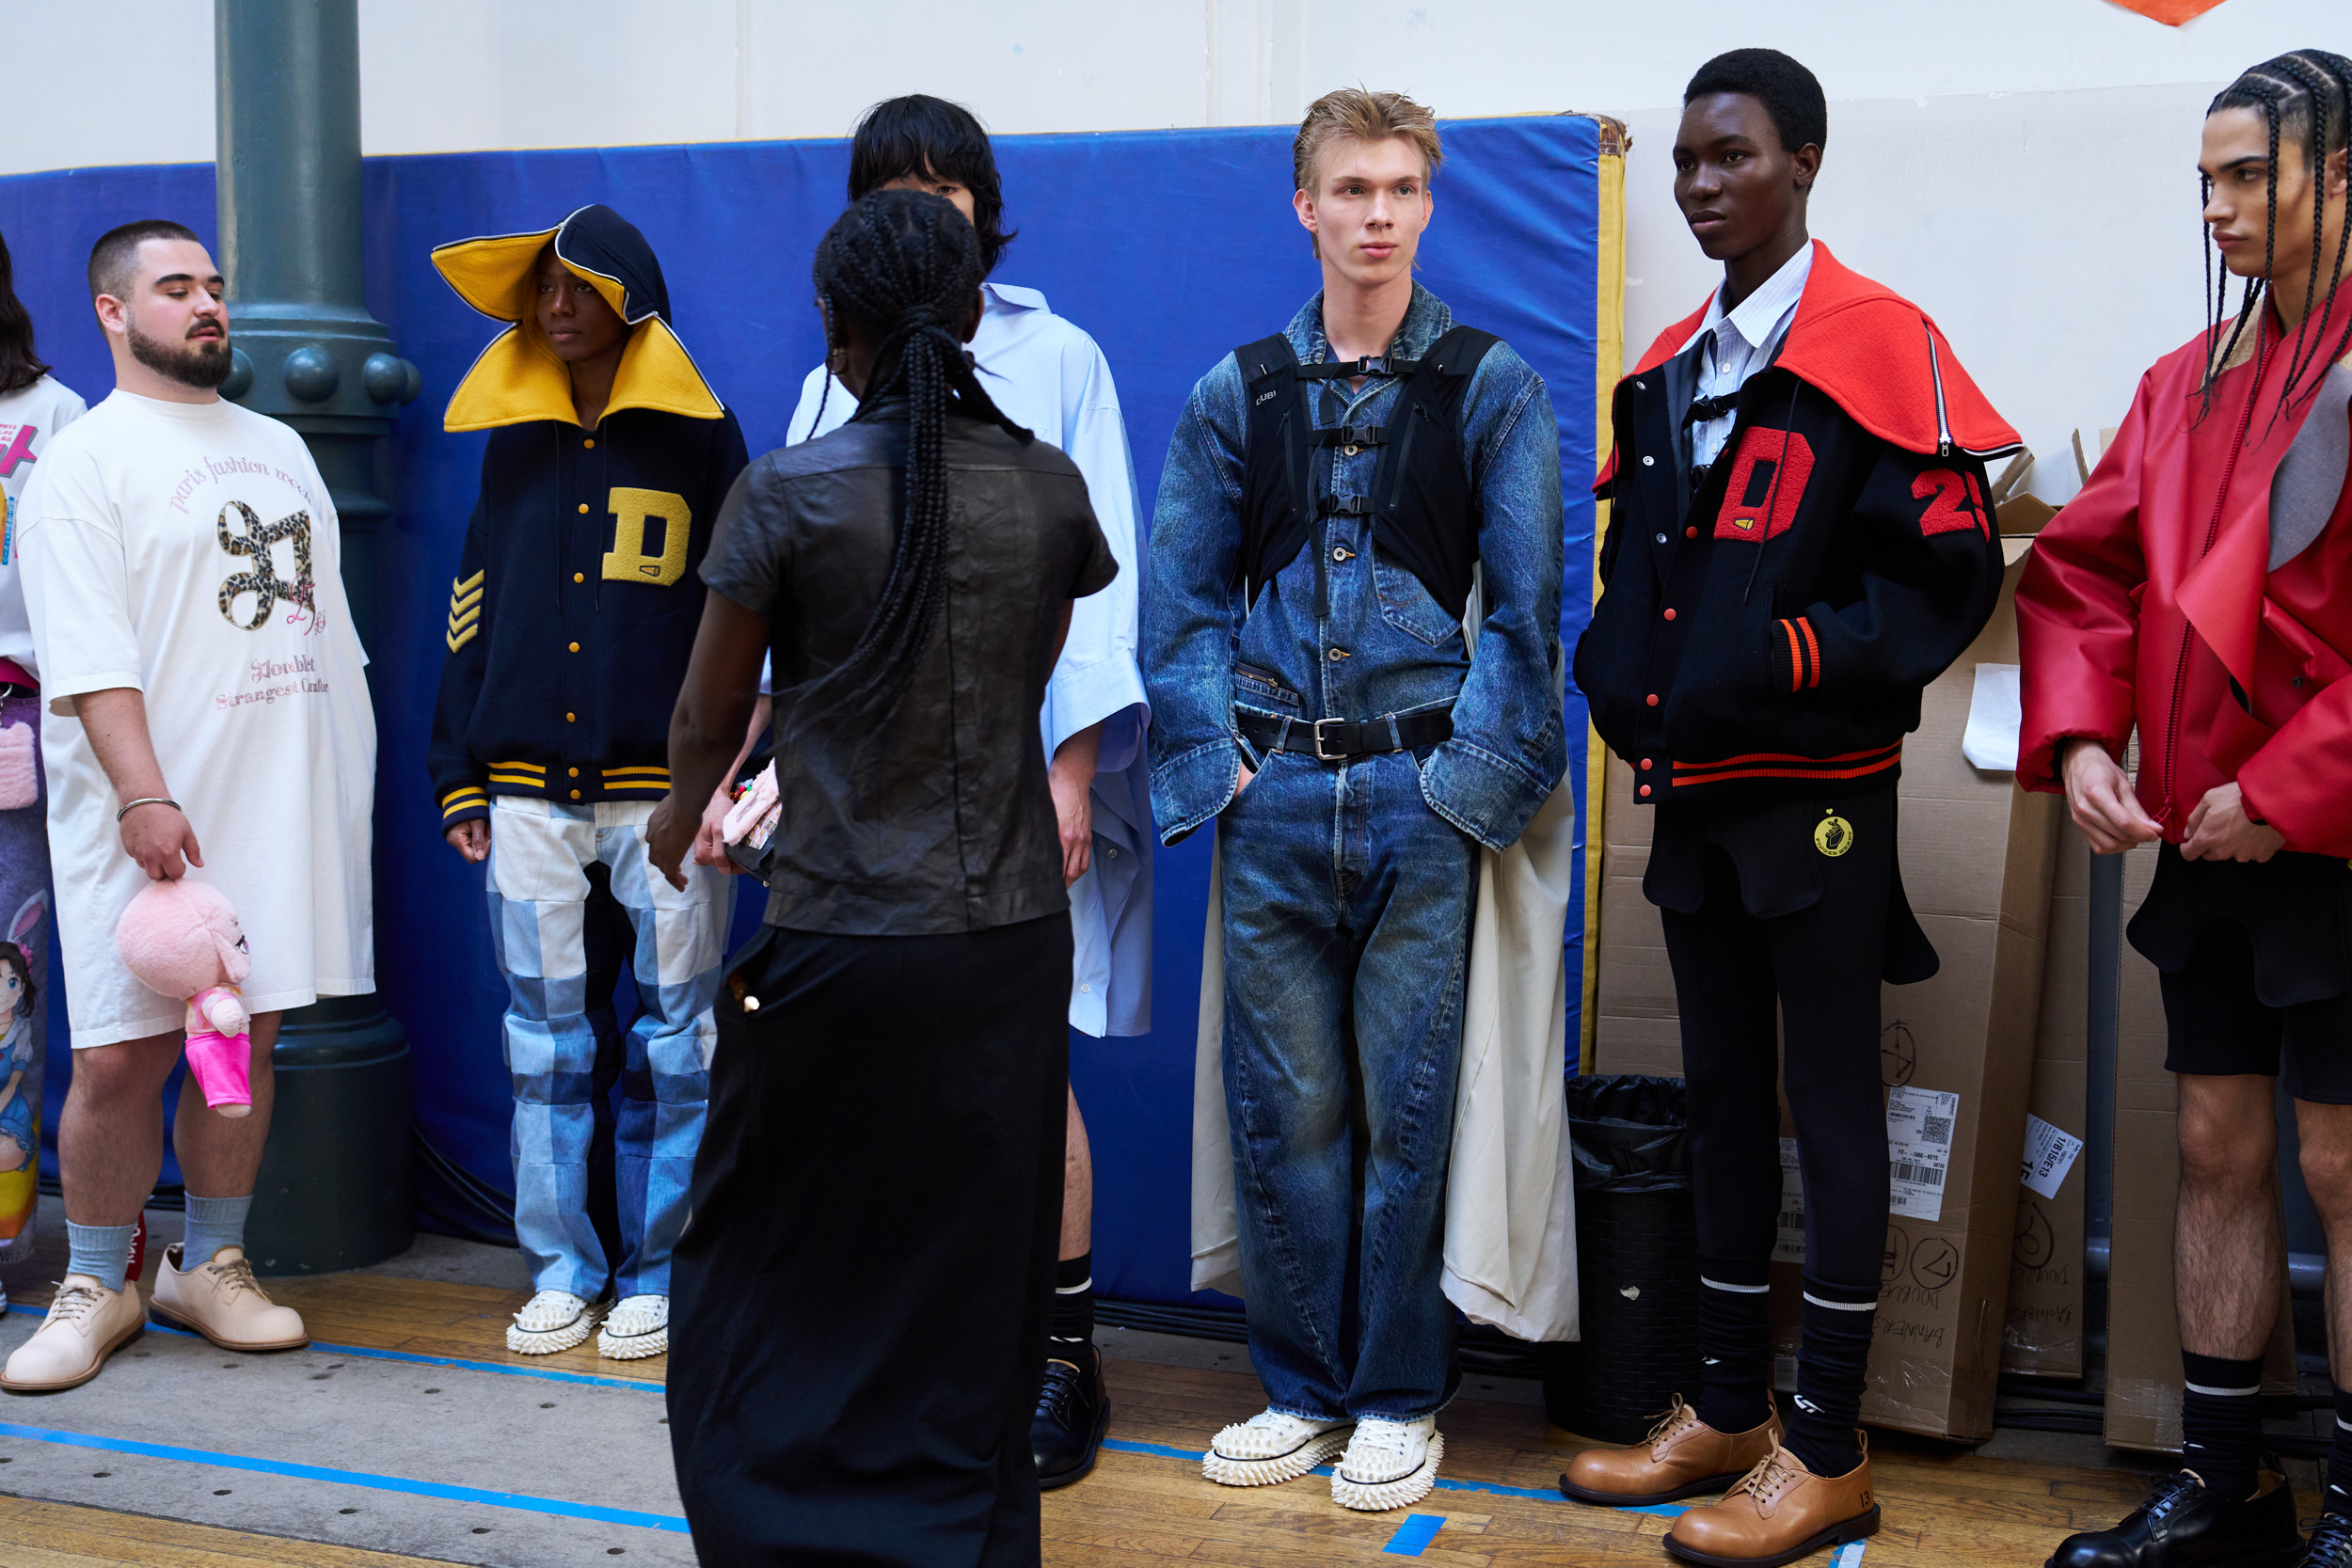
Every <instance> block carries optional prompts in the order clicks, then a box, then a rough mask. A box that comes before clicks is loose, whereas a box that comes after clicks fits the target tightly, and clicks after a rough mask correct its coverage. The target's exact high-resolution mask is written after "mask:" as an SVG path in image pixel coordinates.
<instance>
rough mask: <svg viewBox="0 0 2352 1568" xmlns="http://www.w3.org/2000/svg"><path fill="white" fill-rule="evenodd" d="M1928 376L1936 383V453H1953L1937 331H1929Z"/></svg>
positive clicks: (1941, 454) (1943, 454)
mask: <svg viewBox="0 0 2352 1568" xmlns="http://www.w3.org/2000/svg"><path fill="white" fill-rule="evenodd" d="M1928 378H1929V379H1930V380H1931V381H1933V382H1934V383H1935V455H1936V456H1938V457H1949V456H1951V455H1952V421H1951V419H1950V417H1949V416H1948V415H1947V413H1946V411H1945V408H1944V362H1943V360H1942V359H1940V358H1938V357H1937V356H1936V352H1935V333H1934V331H1933V330H1932V329H1931V330H1930V331H1929V332H1928Z"/></svg>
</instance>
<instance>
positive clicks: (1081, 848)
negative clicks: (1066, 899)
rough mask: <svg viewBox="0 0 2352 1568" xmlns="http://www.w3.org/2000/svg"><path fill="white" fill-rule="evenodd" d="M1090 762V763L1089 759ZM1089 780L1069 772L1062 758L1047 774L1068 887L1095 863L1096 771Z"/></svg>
mask: <svg viewBox="0 0 2352 1568" xmlns="http://www.w3.org/2000/svg"><path fill="white" fill-rule="evenodd" d="M1089 760H1090V759H1089ZM1085 771H1086V773H1087V775H1088V776H1087V777H1084V778H1081V777H1080V776H1079V770H1078V769H1077V768H1065V767H1064V766H1062V760H1061V759H1060V758H1059V757H1057V758H1055V759H1054V765H1053V767H1051V768H1048V769H1047V770H1046V774H1045V783H1046V785H1047V786H1048V787H1049V788H1050V789H1052V791H1053V792H1054V822H1055V825H1056V826H1057V827H1058V828H1059V829H1060V830H1061V882H1062V886H1064V887H1068V886H1069V885H1070V884H1071V883H1073V882H1074V881H1076V880H1077V879H1079V878H1081V877H1083V876H1085V875H1086V874H1087V867H1089V865H1091V864H1093V863H1094V780H1093V778H1092V774H1093V771H1094V769H1093V768H1092V767H1090V766H1089V768H1087V769H1086V770H1085Z"/></svg>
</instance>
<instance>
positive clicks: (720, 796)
mask: <svg viewBox="0 0 2352 1568" xmlns="http://www.w3.org/2000/svg"><path fill="white" fill-rule="evenodd" d="M734 804H735V802H734V801H733V800H729V799H728V798H727V786H726V785H724V784H721V785H720V786H719V787H718V788H716V789H714V790H712V791H711V792H710V804H708V805H707V806H705V807H703V820H702V826H700V827H698V828H696V829H695V830H694V863H695V864H696V865H707V866H710V867H712V868H713V869H714V870H718V871H723V872H725V873H726V874H727V875H728V876H730V877H733V876H736V875H738V874H739V873H740V872H741V871H742V869H743V868H742V867H741V866H739V865H738V864H736V863H735V861H734V859H733V857H731V856H729V855H728V853H727V812H728V811H729V810H730V809H731V808H732V807H733V806H734Z"/></svg>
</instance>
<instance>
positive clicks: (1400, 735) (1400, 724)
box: [1233, 707, 1454, 762]
mask: <svg viewBox="0 0 2352 1568" xmlns="http://www.w3.org/2000/svg"><path fill="white" fill-rule="evenodd" d="M1233 721H1234V726H1235V727H1236V728H1237V729H1239V730H1240V731H1241V733H1242V738H1243V739H1245V740H1247V741H1248V742H1249V744H1250V745H1252V746H1254V747H1256V748H1257V749H1258V754H1259V755H1260V756H1265V755H1268V754H1270V753H1272V752H1297V753H1299V754H1300V755H1302V756H1310V757H1314V758H1316V759H1317V760H1319V761H1323V762H1347V761H1350V760H1352V759H1353V758H1356V757H1369V756H1377V755H1378V754H1379V753H1380V752H1405V751H1410V750H1412V749H1414V748H1416V747H1421V746H1437V745H1440V744H1442V743H1443V742H1445V741H1447V740H1450V739H1452V738H1453V736H1454V710H1453V708H1451V707H1424V708H1417V709H1415V710H1414V711H1413V712H1411V713H1391V714H1388V715H1385V716H1384V717H1382V718H1378V719H1363V720H1356V719H1273V718H1269V717H1267V716H1266V715H1264V714H1263V713H1242V712H1236V713H1235V714H1234V715H1233Z"/></svg>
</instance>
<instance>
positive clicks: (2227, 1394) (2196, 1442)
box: [2181, 1351, 2263, 1502]
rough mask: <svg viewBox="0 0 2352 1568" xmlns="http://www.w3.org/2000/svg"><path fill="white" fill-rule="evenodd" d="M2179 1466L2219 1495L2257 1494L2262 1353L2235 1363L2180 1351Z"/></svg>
mask: <svg viewBox="0 0 2352 1568" xmlns="http://www.w3.org/2000/svg"><path fill="white" fill-rule="evenodd" d="M2181 1375H2182V1379H2183V1381H2184V1382H2185V1383H2186V1384H2187V1387H2186V1388H2185V1389H2184V1390H2183V1391H2182V1394H2181V1467H2182V1468H2183V1469H2185V1470H2194V1471H2196V1472H2197V1474H2198V1475H2199V1476H2200V1477H2201V1478H2202V1479H2203V1481H2204V1482H2205V1485H2206V1486H2207V1487H2209V1488H2211V1489H2212V1491H2213V1493H2214V1495H2215V1496H2216V1497H2227V1498H2228V1499H2229V1500H2230V1501H2232V1502H2243V1501H2244V1500H2245V1499H2246V1498H2248V1497H2252V1496H2253V1495H2254V1450H2255V1449H2256V1448H2258V1447H2259V1446H2260V1445H2261V1443H2262V1432H2263V1413H2262V1383H2263V1360H2262V1357H2261V1356H2259V1355H2257V1356H2252V1357H2250V1358H2249V1359H2247V1360H2244V1361H2231V1360H2227V1359H2225V1358H2223V1357H2221V1356H2218V1355H2199V1354H2196V1353H2195V1352H2194V1351H2183V1352H2181Z"/></svg>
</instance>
